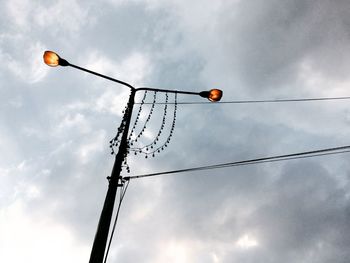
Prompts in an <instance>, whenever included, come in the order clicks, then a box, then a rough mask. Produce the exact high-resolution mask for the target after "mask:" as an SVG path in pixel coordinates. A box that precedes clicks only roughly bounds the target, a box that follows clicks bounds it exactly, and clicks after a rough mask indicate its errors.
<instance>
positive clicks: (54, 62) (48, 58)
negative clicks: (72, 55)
mask: <svg viewBox="0 0 350 263" xmlns="http://www.w3.org/2000/svg"><path fill="white" fill-rule="evenodd" d="M43 58H44V62H45V64H46V65H48V66H50V67H57V66H68V65H69V63H68V61H67V60H65V59H63V58H60V56H59V55H57V54H56V53H55V52H53V51H45V52H44V56H43Z"/></svg>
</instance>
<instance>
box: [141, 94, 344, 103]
mask: <svg viewBox="0 0 350 263" xmlns="http://www.w3.org/2000/svg"><path fill="white" fill-rule="evenodd" d="M348 99H350V96H345V97H324V98H301V99H268V100H233V101H219V102H215V103H213V102H210V101H198V102H191V101H188V102H177V104H182V105H198V104H211V105H217V104H248V103H276V102H277V103H283V102H307V101H331V100H348ZM135 104H140V102H137V103H135ZM144 104H152V103H151V102H145V103H144ZM155 104H164V103H163V102H157V103H155ZM168 104H172V103H171V102H170V103H168Z"/></svg>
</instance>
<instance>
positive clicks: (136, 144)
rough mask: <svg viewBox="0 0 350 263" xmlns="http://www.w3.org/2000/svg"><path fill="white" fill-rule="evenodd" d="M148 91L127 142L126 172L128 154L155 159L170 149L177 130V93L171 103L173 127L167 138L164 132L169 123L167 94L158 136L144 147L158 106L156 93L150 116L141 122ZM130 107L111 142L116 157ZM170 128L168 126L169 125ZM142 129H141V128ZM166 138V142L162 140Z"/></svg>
mask: <svg viewBox="0 0 350 263" xmlns="http://www.w3.org/2000/svg"><path fill="white" fill-rule="evenodd" d="M147 95H148V93H147V91H145V93H144V95H143V98H142V100H141V103H140V105H139V109H138V111H137V114H136V117H135V121H134V123H133V125H132V128H131V130H130V134H129V136H128V140H127V145H128V147H127V152H126V153H125V154H124V161H123V165H122V169H126V171H127V172H128V173H129V172H130V167H129V165H128V158H127V157H128V154H129V153H130V152H133V153H134V155H137V154H143V155H144V157H145V158H149V157H155V155H156V154H158V153H160V152H161V151H163V150H165V148H166V147H168V145H169V143H170V140H171V138H172V136H173V133H174V129H175V123H176V114H177V107H178V105H177V93H174V102H171V104H173V105H174V106H173V114H172V122H171V126H170V125H169V133H168V135H167V136H166V137H165V136H164V131H165V127H166V125H167V123H168V122H169V121H168V119H169V94H168V93H167V92H166V93H165V102H164V107H163V117H162V120H161V123H160V126H159V129H158V132H157V133H156V136H155V137H154V139H153V141H152V142H150V143H148V144H145V145H142V138H143V137H144V136H143V135H144V132H145V130H146V129H147V125H148V124H149V122H150V120H151V117H152V115H153V113H154V109H155V105H156V104H157V91H154V93H153V99H152V104H151V107H150V109H149V112H148V115H147V118H146V120H145V121H144V122H143V124H142V122H141V121H140V118H141V113H142V111H144V107H143V106H144V105H145V104H148V103H145V101H146V100H147ZM129 111H130V107H129V105H128V106H126V107H125V109H124V111H123V112H122V113H123V114H124V115H123V119H122V121H121V124H120V126H119V127H118V129H117V134H116V136H115V137H114V138H113V139H112V140H111V141H110V148H111V154H112V155H115V154H116V153H117V150H116V148H117V147H118V146H120V141H121V136H122V134H123V132H124V130H125V125H126V120H127V117H128V115H129V114H131V112H129ZM167 126H168V125H167ZM139 127H140V128H139ZM164 137H165V140H161V139H162V138H164Z"/></svg>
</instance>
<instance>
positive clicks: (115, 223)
mask: <svg viewBox="0 0 350 263" xmlns="http://www.w3.org/2000/svg"><path fill="white" fill-rule="evenodd" d="M129 183H130V180H127V181H126V182H125V184H126V186H125V184H123V186H122V188H121V190H120V198H119V202H118V208H117V212H116V215H115V219H114V223H113V228H112V232H111V236H110V238H109V241H108V246H107V250H106V255H105V259H104V261H103V262H104V263H106V262H107V258H108V254H109V249H110V247H111V244H112V239H113V235H114V232H115V228H116V226H117V222H118V217H119V211H120V207H121V205H122V202H123V199H124V197H125V194H126V190H127V189H128V187H129Z"/></svg>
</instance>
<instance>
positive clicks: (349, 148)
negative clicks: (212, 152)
mask: <svg viewBox="0 0 350 263" xmlns="http://www.w3.org/2000/svg"><path fill="white" fill-rule="evenodd" d="M348 152H350V145H346V146H341V147H334V148H327V149H320V150H314V151H307V152H300V153H292V154H284V155H277V156H269V157H263V158H256V159H250V160H244V161H236V162H229V163H222V164H215V165H208V166H199V167H193V168H186V169H180V170H172V171H166V172H158V173H150V174H142V175H135V176H130V177H126V179H138V178H145V177H153V176H158V175H166V174H175V173H184V172H193V171H202V170H211V169H219V168H228V167H234V166H243V165H250V164H259V163H268V162H278V161H286V160H294V159H303V158H311V157H317V156H324V155H333V154H341V153H348Z"/></svg>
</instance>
